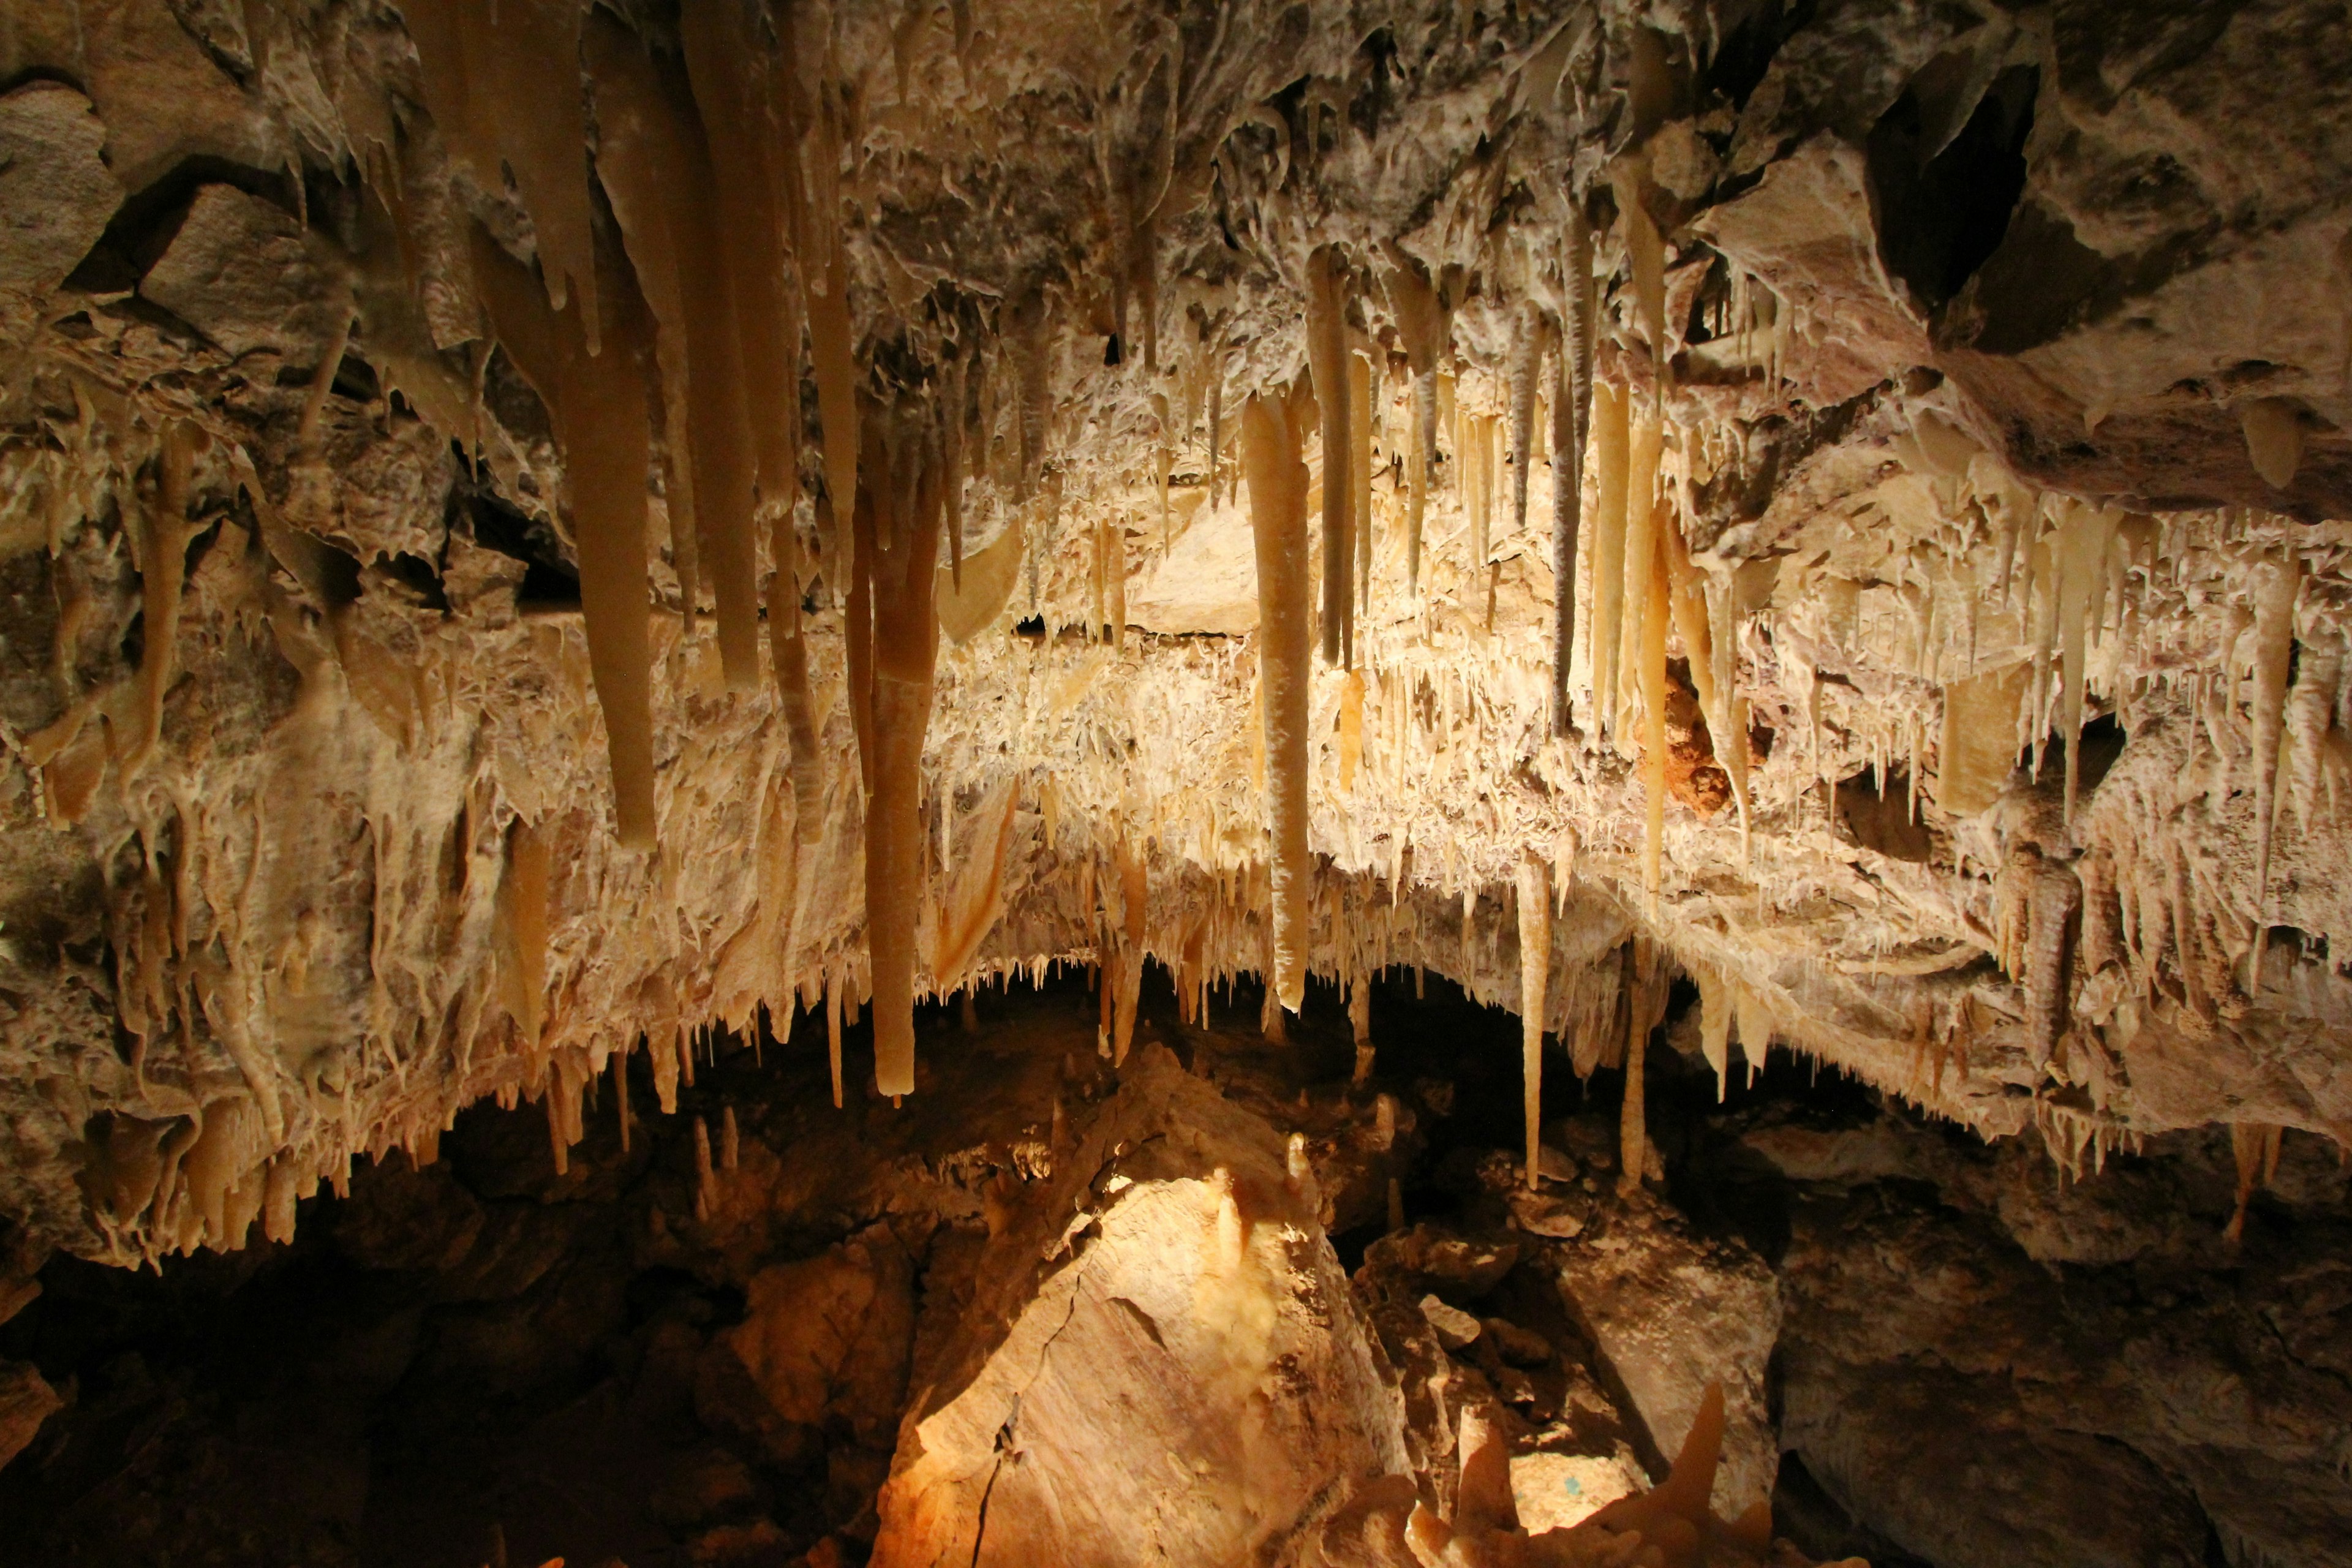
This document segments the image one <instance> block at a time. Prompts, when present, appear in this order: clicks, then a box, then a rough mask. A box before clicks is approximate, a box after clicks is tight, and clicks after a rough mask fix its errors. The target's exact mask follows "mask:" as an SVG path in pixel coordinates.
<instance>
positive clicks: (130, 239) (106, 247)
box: [66, 157, 296, 294]
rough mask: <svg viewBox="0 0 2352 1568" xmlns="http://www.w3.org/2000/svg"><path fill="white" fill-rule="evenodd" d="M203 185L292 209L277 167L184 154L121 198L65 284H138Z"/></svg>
mask: <svg viewBox="0 0 2352 1568" xmlns="http://www.w3.org/2000/svg"><path fill="white" fill-rule="evenodd" d="M205 185H235V186H236V188H237V189H238V190H241V191H244V192H246V193H247V194H248V195H256V196H259V197H260V198H261V199H262V200H264V201H267V202H271V203H274V204H276V205H278V206H280V207H283V208H285V209H286V210H287V211H288V212H289V213H290V212H293V211H295V210H296V207H295V202H294V194H293V191H292V188H291V181H290V180H289V178H288V176H287V175H286V174H284V173H282V172H273V171H270V170H268V169H257V168H254V167H253V166H251V165H250V164H247V163H232V162H230V161H229V160H228V159H226V158H215V157H195V158H188V159H184V160H183V161H182V162H180V163H176V164H174V165H173V168H172V170H171V172H170V173H168V174H164V175H163V177H162V178H160V179H158V180H156V181H155V182H154V183H153V184H150V185H148V186H147V187H146V188H145V189H144V190H142V191H138V192H134V193H133V194H132V195H129V196H126V197H124V198H123V202H122V205H121V206H119V207H117V208H115V209H114V216H113V217H112V218H110V219H109V220H108V222H107V226H106V231H105V232H104V233H103V234H101V235H100V236H99V237H98V243H97V244H96V245H94V246H92V247H90V251H89V255H88V256H85V257H83V258H82V259H81V263H80V265H79V266H78V267H76V268H74V270H73V273H72V275H71V276H70V277H68V279H66V287H68V288H69V289H82V290H84V291H86V292H89V293H93V294H118V293H122V292H125V291H127V290H130V289H135V288H137V287H138V286H139V279H142V278H143V277H145V276H146V274H147V269H148V268H151V267H152V266H154V265H155V263H156V261H157V260H158V259H160V258H162V256H163V252H164V251H166V250H168V249H170V248H171V246H172V241H173V239H174V238H176V237H178V235H179V232H180V225H181V224H182V223H183V222H184V220H185V219H186V217H187V216H188V208H189V207H190V206H191V205H194V202H195V199H196V192H197V191H198V190H200V189H202V188H203V187H204V186H205Z"/></svg>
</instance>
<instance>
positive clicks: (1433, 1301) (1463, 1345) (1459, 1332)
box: [1421, 1296, 1486, 1351]
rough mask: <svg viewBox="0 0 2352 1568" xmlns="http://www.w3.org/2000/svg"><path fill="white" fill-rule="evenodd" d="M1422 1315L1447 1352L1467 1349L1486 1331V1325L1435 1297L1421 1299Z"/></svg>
mask: <svg viewBox="0 0 2352 1568" xmlns="http://www.w3.org/2000/svg"><path fill="white" fill-rule="evenodd" d="M1421 1315H1422V1316H1423V1317H1424V1318H1427V1319H1428V1320H1429V1326H1430V1329H1431V1330H1432V1331H1433V1332H1434V1333H1435V1334H1436V1335H1437V1342H1438V1343H1439V1344H1442V1345H1444V1347H1445V1348H1446V1349H1447V1350H1450V1351H1458V1350H1465V1349H1467V1348H1468V1347H1469V1346H1470V1345H1471V1344H1473V1343H1474V1342H1476V1340H1477V1338H1478V1336H1479V1335H1480V1334H1482V1333H1484V1332H1485V1331H1486V1325H1484V1324H1483V1323H1481V1322H1479V1321H1478V1320H1477V1319H1476V1318H1475V1317H1473V1316H1472V1315H1471V1314H1470V1313H1468V1312H1465V1311H1464V1310H1462V1309H1461V1308H1459V1307H1449V1306H1447V1305H1446V1304H1445V1303H1444V1301H1443V1300H1439V1299H1438V1298H1437V1297H1435V1296H1423V1298H1422V1299H1421Z"/></svg>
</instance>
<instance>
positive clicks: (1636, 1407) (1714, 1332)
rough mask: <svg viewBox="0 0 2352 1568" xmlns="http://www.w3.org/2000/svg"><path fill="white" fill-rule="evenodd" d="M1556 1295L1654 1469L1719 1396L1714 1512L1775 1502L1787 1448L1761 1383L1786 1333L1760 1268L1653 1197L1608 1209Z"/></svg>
mask: <svg viewBox="0 0 2352 1568" xmlns="http://www.w3.org/2000/svg"><path fill="white" fill-rule="evenodd" d="M1552 1256H1553V1257H1554V1258H1555V1259H1556V1265H1555V1267H1556V1268H1557V1270H1558V1275H1557V1277H1558V1279H1559V1293H1560V1298H1561V1300H1562V1301H1563V1302H1564V1303H1565V1304H1566V1305H1567V1307H1568V1310H1569V1315H1570V1317H1571V1318H1572V1319H1573V1320H1574V1321H1575V1323H1576V1326H1577V1328H1578V1329H1579V1330H1580V1331H1582V1332H1583V1334H1584V1335H1585V1336H1586V1338H1587V1339H1589V1340H1590V1341H1591V1343H1592V1346H1593V1349H1594V1352H1596V1354H1597V1356H1598V1358H1599V1360H1600V1362H1601V1367H1602V1369H1603V1371H1604V1372H1605V1373H1607V1375H1608V1377H1609V1378H1610V1380H1612V1382H1613V1383H1614V1384H1616V1385H1617V1386H1618V1387H1619V1388H1620V1389H1622V1392H1623V1394H1624V1398H1625V1400H1626V1402H1627V1403H1628V1404H1629V1405H1630V1406H1631V1409H1630V1411H1629V1414H1630V1415H1633V1417H1634V1418H1635V1419H1636V1421H1637V1422H1638V1425H1639V1426H1640V1427H1641V1428H1642V1429H1643V1433H1644V1434H1645V1436H1647V1438H1648V1445H1647V1447H1648V1449H1649V1451H1648V1452H1647V1453H1645V1455H1644V1458H1645V1459H1646V1460H1647V1461H1648V1462H1649V1463H1650V1464H1651V1465H1652V1467H1653V1468H1656V1466H1657V1465H1658V1464H1659V1463H1660V1462H1661V1461H1662V1459H1663V1456H1664V1455H1665V1454H1669V1453H1671V1452H1673V1451H1674V1449H1675V1447H1677V1446H1679V1445H1680V1443H1681V1442H1682V1439H1683V1436H1684V1435H1685V1433H1686V1432H1688V1431H1689V1429H1690V1425H1691V1422H1692V1420H1693V1418H1694V1417H1695V1416H1696V1415H1697V1413H1698V1408H1699V1401H1700V1400H1701V1398H1702V1397H1704V1396H1705V1394H1706V1388H1707V1384H1710V1383H1715V1382H1720V1383H1721V1384H1723V1391H1724V1403H1725V1430H1724V1439H1723V1458H1722V1461H1721V1464H1720V1466H1719V1468H1717V1471H1716V1477H1715V1493H1714V1507H1715V1509H1716V1510H1717V1512H1719V1513H1722V1514H1724V1515H1725V1516H1726V1517H1737V1516H1738V1514H1739V1513H1741V1512H1742V1511H1744V1510H1746V1509H1748V1507H1749V1506H1750V1505H1751V1504H1753V1503H1755V1502H1757V1501H1759V1500H1761V1499H1763V1498H1765V1497H1767V1496H1769V1494H1770V1492H1771V1489H1772V1478H1773V1474H1774V1472H1775V1470H1776V1469H1777V1468H1779V1464H1780V1443H1779V1439H1778V1438H1777V1437H1776V1436H1774V1433H1773V1429H1772V1421H1771V1416H1770V1415H1769V1412H1768V1411H1767V1409H1766V1408H1765V1399H1764V1373H1765V1368H1766V1365H1767V1363H1769V1362H1770V1360H1771V1357H1772V1347H1773V1343H1774V1342H1775V1341H1776V1340H1777V1339H1778V1338H1779V1337H1780V1286H1779V1283H1778V1282H1777V1281H1776V1280H1775V1279H1774V1278H1773V1275H1772V1271H1771V1270H1770V1269H1769V1268H1767V1267H1766V1266H1765V1264H1764V1261H1763V1259H1761V1258H1758V1257H1757V1256H1756V1255H1755V1254H1754V1253H1753V1252H1751V1251H1749V1250H1748V1248H1747V1247H1744V1246H1742V1245H1740V1244H1739V1243H1738V1242H1736V1241H1728V1240H1717V1239H1712V1238H1707V1237H1700V1236H1698V1235H1697V1234H1696V1232H1694V1231H1693V1230H1692V1228H1691V1226H1689V1224H1688V1223H1687V1222H1686V1221H1685V1219H1684V1218H1683V1217H1682V1215H1679V1214H1678V1213H1676V1212H1675V1210H1673V1209H1671V1208H1669V1207H1668V1206H1667V1205H1664V1203H1662V1202H1660V1201H1659V1200H1657V1199H1656V1198H1654V1197H1652V1196H1651V1195H1650V1194H1647V1193H1646V1192H1643V1193H1636V1194H1634V1195H1633V1197H1632V1198H1630V1199H1627V1200H1625V1201H1624V1202H1622V1203H1619V1204H1614V1205H1601V1207H1599V1208H1598V1209H1597V1210H1596V1211H1595V1220H1594V1223H1593V1225H1592V1226H1591V1228H1589V1229H1588V1230H1587V1231H1586V1233H1585V1234H1584V1235H1583V1236H1582V1237H1579V1238H1578V1239H1577V1240H1575V1241H1572V1242H1567V1243H1562V1244H1559V1245H1558V1246H1557V1247H1555V1248H1554V1250H1553V1254H1552Z"/></svg>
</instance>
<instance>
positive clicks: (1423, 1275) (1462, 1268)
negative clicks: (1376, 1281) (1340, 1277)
mask: <svg viewBox="0 0 2352 1568" xmlns="http://www.w3.org/2000/svg"><path fill="white" fill-rule="evenodd" d="M1519 1250H1520V1249H1519V1245H1518V1243H1517V1242H1515V1241H1511V1240H1508V1239H1506V1238H1503V1237H1482V1236H1464V1235H1460V1234H1457V1233H1455V1232H1453V1231H1450V1230H1447V1229H1444V1228H1443V1227H1440V1226H1433V1225H1430V1224H1427V1223H1423V1224H1419V1225H1414V1226H1410V1227H1409V1228H1407V1229H1404V1230H1401V1231H1397V1232H1395V1233H1394V1234H1392V1235H1390V1236H1384V1237H1381V1238H1380V1239H1379V1240H1377V1241H1375V1242H1373V1243H1372V1244H1371V1245H1370V1247H1366V1248H1364V1266H1365V1267H1366V1268H1378V1269H1381V1270H1383V1271H1388V1272H1393V1273H1397V1274H1402V1275H1405V1276H1408V1277H1410V1278H1412V1279H1422V1280H1425V1281H1427V1282H1428V1283H1429V1284H1430V1285H1431V1286H1433V1287H1434V1288H1435V1289H1436V1290H1437V1292H1438V1294H1439V1295H1441V1296H1443V1297H1444V1298H1445V1299H1446V1300H1448V1301H1451V1302H1453V1303H1454V1304H1455V1305H1457V1306H1459V1305H1461V1304H1463V1303H1465V1302H1471V1301H1475V1300H1478V1299H1479V1298H1480V1297H1482V1296H1484V1295H1486V1293H1487V1292H1488V1291H1490V1290H1492V1289H1494V1288H1495V1287H1496V1285H1498V1284H1500V1283H1502V1279H1503V1276H1504V1275H1506V1274H1508V1273H1509V1272H1510V1271H1511V1270H1512V1269H1513V1268H1516V1267H1517V1264H1518V1261H1519Z"/></svg>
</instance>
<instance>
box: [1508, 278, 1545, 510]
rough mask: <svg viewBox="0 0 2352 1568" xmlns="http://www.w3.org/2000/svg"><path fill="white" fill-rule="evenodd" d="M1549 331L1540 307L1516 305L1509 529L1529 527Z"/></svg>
mask: <svg viewBox="0 0 2352 1568" xmlns="http://www.w3.org/2000/svg"><path fill="white" fill-rule="evenodd" d="M1549 332H1550V326H1549V322H1547V321H1546V320H1545V319H1544V312H1543V307H1542V306H1540V305H1538V304H1537V303H1536V302H1535V301H1534V300H1527V301H1526V302H1525V303H1523V304H1522V305H1521V306H1520V307H1519V330H1518V336H1517V341H1516V342H1513V343H1512V345H1511V362H1510V390H1511V433H1510V434H1511V460H1512V468H1511V528H1512V531H1514V532H1517V533H1525V532H1526V531H1527V528H1528V470H1529V469H1531V468H1534V467H1535V464H1534V463H1533V462H1532V461H1530V460H1529V459H1530V457H1531V455H1532V453H1533V451H1534V449H1535V435H1536V394H1537V382H1538V372H1539V371H1541V370H1542V368H1543V363H1544V346H1545V339H1546V338H1547V336H1549Z"/></svg>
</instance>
